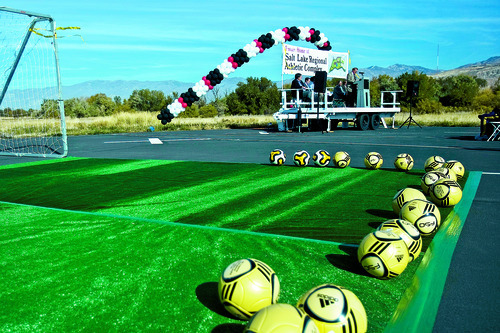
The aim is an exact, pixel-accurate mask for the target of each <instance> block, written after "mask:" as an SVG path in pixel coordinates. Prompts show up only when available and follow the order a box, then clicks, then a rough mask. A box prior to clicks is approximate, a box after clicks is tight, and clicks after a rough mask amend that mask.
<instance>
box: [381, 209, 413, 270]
mask: <svg viewBox="0 0 500 333" xmlns="http://www.w3.org/2000/svg"><path fill="white" fill-rule="evenodd" d="M377 230H389V231H392V232H393V233H395V234H396V235H399V236H400V237H401V238H402V239H403V241H404V242H405V243H406V247H408V253H409V255H410V259H409V261H410V262H412V261H413V260H414V259H415V258H417V257H418V256H419V255H420V252H421V251H422V236H421V235H420V231H418V229H417V228H415V226H414V225H413V224H411V223H410V222H408V221H405V220H400V219H392V220H387V221H385V222H384V223H382V224H381V225H379V227H378V228H377Z"/></svg>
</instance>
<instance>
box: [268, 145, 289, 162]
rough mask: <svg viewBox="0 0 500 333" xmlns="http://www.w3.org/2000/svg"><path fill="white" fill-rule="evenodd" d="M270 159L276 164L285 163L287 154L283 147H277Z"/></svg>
mask: <svg viewBox="0 0 500 333" xmlns="http://www.w3.org/2000/svg"><path fill="white" fill-rule="evenodd" d="M269 161H270V162H271V164H274V165H283V163H285V161H286V155H285V153H284V152H283V150H281V149H275V150H273V151H272V152H271V154H270V155H269Z"/></svg>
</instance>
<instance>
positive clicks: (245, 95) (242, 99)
mask: <svg viewBox="0 0 500 333" xmlns="http://www.w3.org/2000/svg"><path fill="white" fill-rule="evenodd" d="M226 103H227V107H228V112H227V113H228V114H232V115H238V114H248V115H251V114H270V113H274V112H276V111H277V110H278V109H279V108H280V93H279V91H278V88H277V86H276V84H275V83H273V82H272V81H270V80H268V79H267V78H265V77H261V78H260V79H259V78H254V77H249V78H247V82H246V83H243V82H240V83H238V87H237V88H236V90H235V91H234V92H232V93H231V94H229V95H228V97H227V99H226Z"/></svg>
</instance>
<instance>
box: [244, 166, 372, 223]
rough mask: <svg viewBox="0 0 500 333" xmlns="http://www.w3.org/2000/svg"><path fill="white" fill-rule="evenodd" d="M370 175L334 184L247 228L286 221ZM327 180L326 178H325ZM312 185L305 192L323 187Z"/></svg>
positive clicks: (350, 174) (367, 173) (320, 184)
mask: <svg viewBox="0 0 500 333" xmlns="http://www.w3.org/2000/svg"><path fill="white" fill-rule="evenodd" d="M352 170H355V169H352ZM370 175H374V173H371V172H366V173H364V174H362V175H358V176H356V177H353V178H351V180H349V181H345V182H343V183H342V184H335V187H334V188H332V189H330V190H327V191H324V192H323V193H322V194H320V195H317V196H316V197H312V198H311V199H309V200H304V201H302V202H301V204H300V205H297V206H295V207H294V208H292V209H289V210H286V211H284V212H283V213H281V214H278V215H276V216H273V217H269V218H267V219H265V220H262V221H260V222H259V223H255V224H254V225H253V226H252V227H250V228H249V230H255V229H257V228H260V227H262V226H264V225H268V224H270V223H272V222H274V221H277V220H278V221H279V220H284V219H286V217H287V216H288V215H291V214H293V213H296V211H297V210H305V209H307V208H308V206H310V205H312V204H313V203H315V202H318V201H323V198H324V197H325V196H329V195H331V194H333V193H336V192H339V191H341V190H344V189H345V188H346V187H348V186H352V185H353V184H356V183H359V182H360V181H362V180H364V179H365V178H366V177H368V176H370ZM346 177H352V173H349V174H347V175H346ZM346 177H342V178H336V179H335V180H339V181H340V180H343V179H344V178H346ZM327 180H329V179H328V177H327ZM314 185H315V186H311V187H310V188H308V189H307V190H311V189H314V188H318V187H323V185H324V182H321V183H319V182H318V183H317V184H314ZM332 185H333V184H332ZM282 200H283V197H280V199H279V201H282ZM272 204H275V202H272ZM266 208H267V207H266ZM266 208H264V209H266Z"/></svg>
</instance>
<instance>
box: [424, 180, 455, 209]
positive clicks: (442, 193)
mask: <svg viewBox="0 0 500 333" xmlns="http://www.w3.org/2000/svg"><path fill="white" fill-rule="evenodd" d="M429 195H430V197H431V201H432V202H434V203H435V204H436V205H438V206H439V207H451V206H455V205H456V204H457V203H459V202H460V200H462V187H461V186H460V184H458V183H457V182H456V181H454V180H451V179H440V180H438V181H437V182H435V183H434V184H433V185H432V186H431V188H430V189H429Z"/></svg>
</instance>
